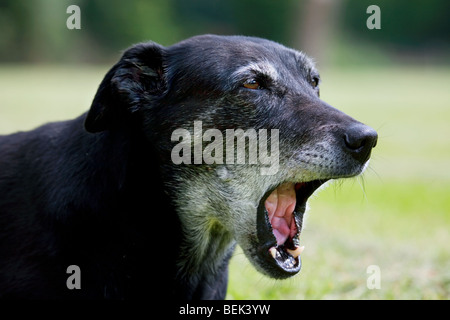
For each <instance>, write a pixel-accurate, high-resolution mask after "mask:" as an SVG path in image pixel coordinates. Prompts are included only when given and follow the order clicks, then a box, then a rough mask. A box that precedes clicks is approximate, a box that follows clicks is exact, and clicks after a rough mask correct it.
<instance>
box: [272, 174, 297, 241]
mask: <svg viewBox="0 0 450 320" xmlns="http://www.w3.org/2000/svg"><path fill="white" fill-rule="evenodd" d="M295 202H296V198H295V184H294V183H289V182H286V183H283V184H282V185H280V186H279V187H278V188H276V189H275V190H274V191H273V192H272V193H271V194H270V195H269V197H268V198H267V200H266V202H265V205H266V209H267V211H268V213H269V220H270V223H271V224H272V230H273V234H274V235H275V238H276V239H277V245H281V244H283V243H285V242H286V240H287V239H288V238H289V236H291V237H293V236H294V235H295V233H296V232H297V227H296V225H295V221H294V215H293V212H294V209H295Z"/></svg>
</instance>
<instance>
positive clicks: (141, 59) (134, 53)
mask: <svg viewBox="0 0 450 320" xmlns="http://www.w3.org/2000/svg"><path fill="white" fill-rule="evenodd" d="M163 57H164V47H162V46H160V45H158V44H156V43H153V42H149V43H143V44H138V45H135V46H133V47H131V48H130V49H128V50H127V51H126V52H125V53H124V54H123V56H122V58H121V59H120V61H119V62H118V63H117V64H116V65H115V66H113V67H112V68H111V70H109V72H108V73H107V74H106V75H105V78H104V79H103V81H102V82H101V84H100V86H99V88H98V90H97V93H96V95H95V98H94V100H93V102H92V105H91V108H90V110H89V112H88V114H87V117H86V119H85V122H84V126H85V129H86V130H87V131H88V132H100V131H104V130H109V129H113V128H117V127H120V126H123V125H125V124H126V122H127V119H129V117H130V115H131V114H132V113H133V112H136V111H138V110H140V109H141V108H142V106H144V105H149V104H151V101H152V99H154V98H155V97H158V96H161V95H162V94H163V93H164V92H165V90H166V82H165V77H164V72H163V59H164V58H163Z"/></svg>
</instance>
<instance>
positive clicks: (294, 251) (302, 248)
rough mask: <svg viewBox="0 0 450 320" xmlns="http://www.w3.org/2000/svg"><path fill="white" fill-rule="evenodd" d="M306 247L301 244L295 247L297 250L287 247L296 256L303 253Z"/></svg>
mask: <svg viewBox="0 0 450 320" xmlns="http://www.w3.org/2000/svg"><path fill="white" fill-rule="evenodd" d="M304 249H305V246H301V247H297V248H295V250H291V249H286V251H287V252H288V253H289V254H290V255H291V256H293V257H294V258H297V257H298V256H299V255H301V254H302V252H303V250H304Z"/></svg>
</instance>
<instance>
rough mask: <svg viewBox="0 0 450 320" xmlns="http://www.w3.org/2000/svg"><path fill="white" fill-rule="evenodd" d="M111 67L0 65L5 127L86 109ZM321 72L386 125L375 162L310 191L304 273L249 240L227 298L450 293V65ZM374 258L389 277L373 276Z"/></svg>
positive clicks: (345, 99)
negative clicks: (255, 258)
mask: <svg viewBox="0 0 450 320" xmlns="http://www.w3.org/2000/svg"><path fill="white" fill-rule="evenodd" d="M107 69H108V67H92V66H81V67H55V66H39V67H36V66H34V67H30V66H0V134H1V133H9V132H13V131H16V130H27V129H31V128H33V127H36V126H38V125H40V124H42V123H44V122H47V121H53V120H61V119H68V118H72V117H75V116H77V115H79V114H81V113H82V112H84V111H86V110H87V109H88V108H89V106H90V102H91V100H92V97H93V96H94V94H95V91H96V89H97V86H98V84H99V83H100V81H101V79H102V77H103V75H104V74H105V73H106V71H107ZM322 79H323V84H322V86H321V95H322V98H323V99H324V100H325V101H327V102H328V103H330V104H331V105H333V106H335V107H337V108H339V109H341V110H342V111H344V112H346V113H348V114H349V115H351V116H353V117H354V118H356V119H358V120H360V121H362V122H364V123H366V124H368V125H370V126H372V127H373V128H375V129H376V130H377V131H378V133H379V143H378V146H377V147H376V148H375V149H374V152H373V157H372V160H371V165H370V167H369V169H368V170H367V171H366V173H365V174H364V175H363V178H355V179H349V180H344V181H343V182H333V183H331V184H330V185H329V186H328V188H326V189H324V190H322V191H320V192H318V193H317V195H315V196H314V197H313V198H312V199H311V200H310V207H311V209H310V211H309V212H308V215H307V220H306V227H305V229H304V230H303V232H302V236H301V242H302V243H303V245H305V251H304V253H303V254H302V261H303V267H302V271H301V272H300V274H299V275H298V276H295V277H293V278H291V279H288V280H283V281H275V280H272V279H269V278H267V277H265V276H263V275H261V274H259V273H257V272H256V271H255V269H254V268H253V267H252V266H251V265H250V264H249V262H248V260H247V259H246V257H245V256H244V255H243V254H242V251H240V249H239V248H238V250H237V251H236V253H235V255H234V257H233V259H232V261H231V265H230V283H229V290H228V296H227V298H228V299H449V298H450V234H449V230H450V170H449V169H448V167H449V165H450V91H449V90H448V84H449V83H450V68H446V67H442V68H433V67H429V68H426V67H413V66H410V67H388V68H382V67H377V68H375V67H374V68H362V69H356V68H354V69H351V68H350V69H349V68H343V69H332V70H322ZM0 156H1V155H0ZM370 265H377V266H379V267H380V270H381V288H380V289H374V290H369V289H368V288H367V286H366V281H367V278H368V276H369V274H367V272H366V270H367V267H368V266H370Z"/></svg>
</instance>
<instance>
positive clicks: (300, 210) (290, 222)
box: [257, 180, 326, 279]
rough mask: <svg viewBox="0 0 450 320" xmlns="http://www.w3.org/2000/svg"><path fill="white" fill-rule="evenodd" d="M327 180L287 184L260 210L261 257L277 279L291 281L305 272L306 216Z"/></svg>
mask: <svg viewBox="0 0 450 320" xmlns="http://www.w3.org/2000/svg"><path fill="white" fill-rule="evenodd" d="M325 182H326V180H314V181H310V182H299V183H293V182H284V183H282V184H280V185H278V186H277V187H276V188H274V189H271V190H269V191H267V193H266V194H265V195H264V197H263V198H262V199H261V201H260V203H259V206H258V217H257V223H258V226H257V228H258V230H257V234H258V240H259V250H258V252H259V254H260V256H261V257H262V258H263V260H264V261H265V262H266V265H265V266H263V268H264V269H266V271H268V273H269V274H270V275H271V276H272V277H274V278H279V279H282V278H287V277H290V276H292V275H294V274H296V273H297V272H299V271H300V269H301V260H300V254H301V253H302V251H303V247H302V246H301V245H300V233H301V230H302V223H303V214H304V213H305V210H306V202H307V200H308V198H309V197H310V196H311V195H312V194H313V193H314V191H316V190H317V188H319V187H320V186H321V185H322V184H323V183H325Z"/></svg>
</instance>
